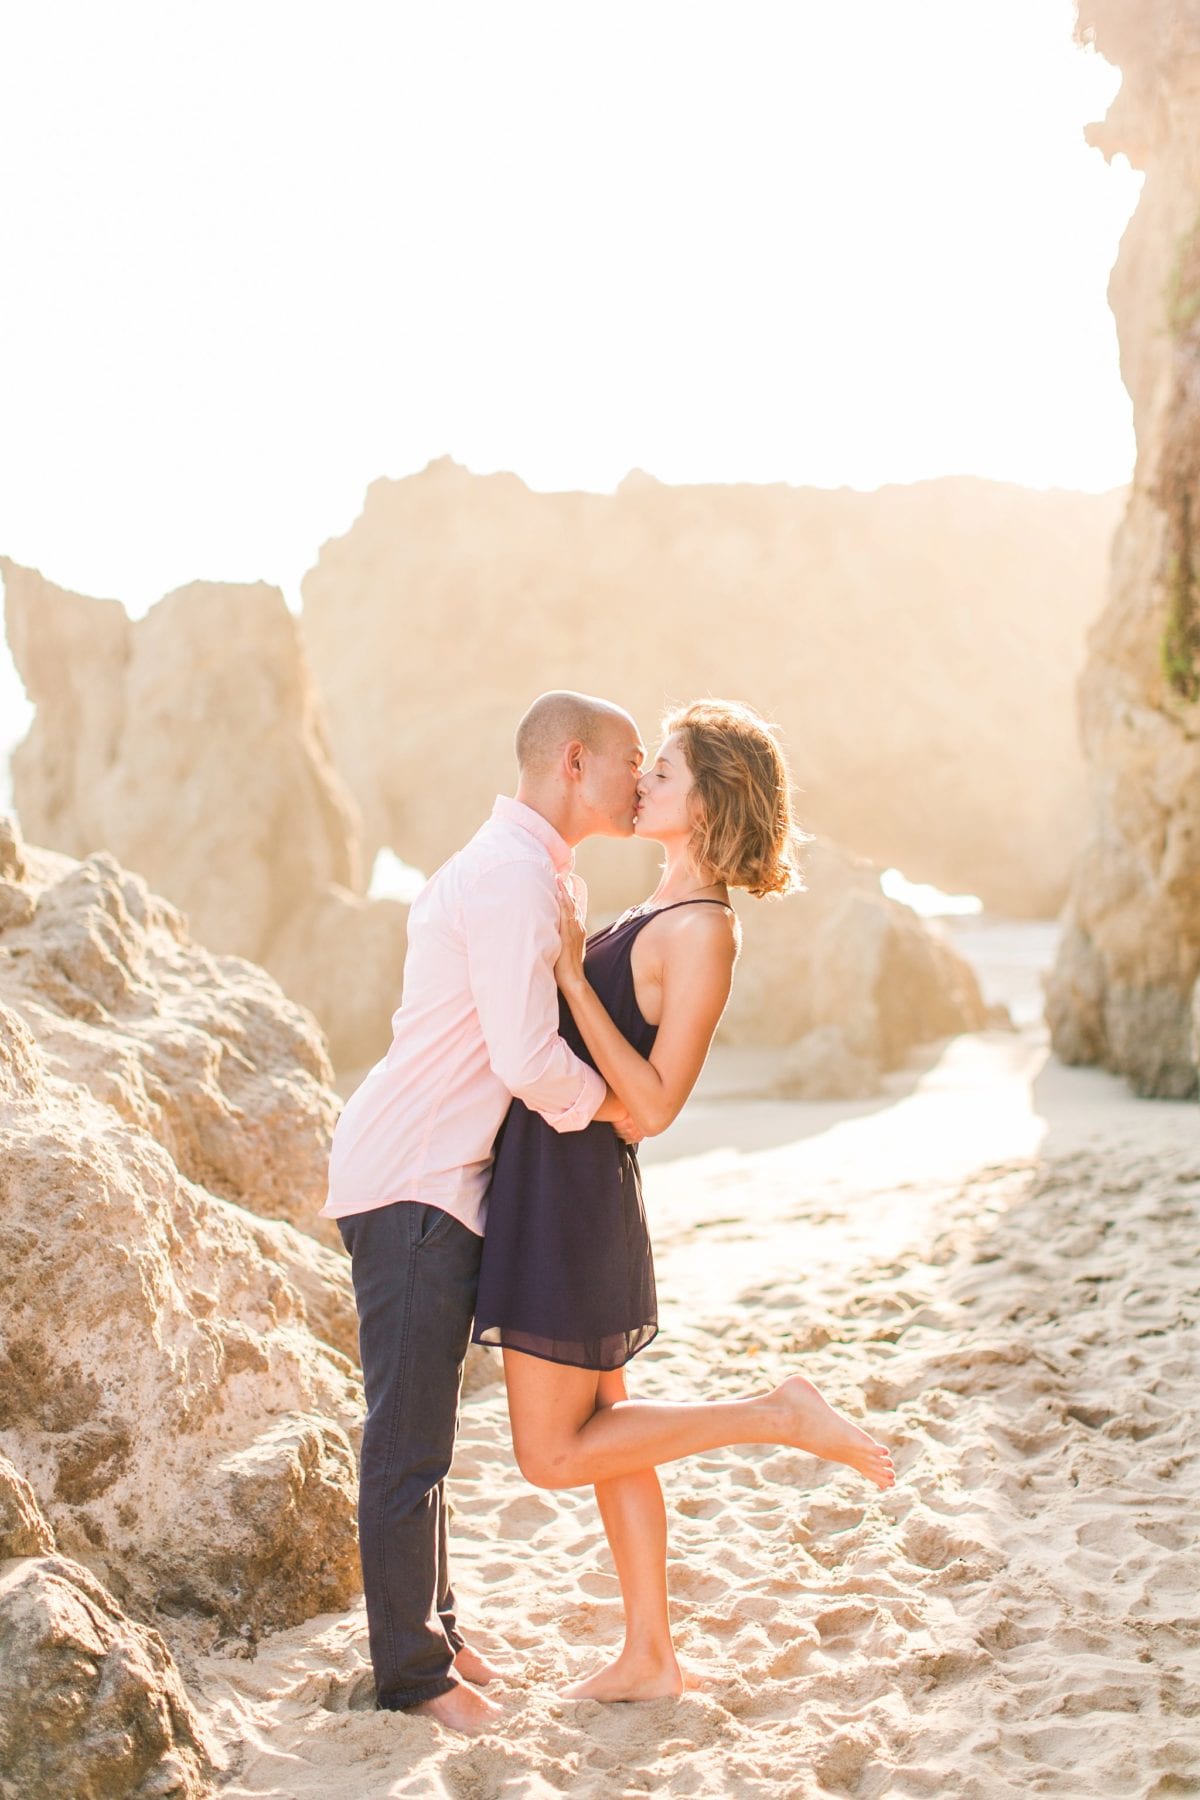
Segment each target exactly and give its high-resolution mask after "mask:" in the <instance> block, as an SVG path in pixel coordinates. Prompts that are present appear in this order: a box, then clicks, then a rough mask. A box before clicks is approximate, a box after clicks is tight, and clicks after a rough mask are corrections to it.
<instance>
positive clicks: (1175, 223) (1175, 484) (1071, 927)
mask: <svg viewBox="0 0 1200 1800" xmlns="http://www.w3.org/2000/svg"><path fill="white" fill-rule="evenodd" d="M1079 11H1080V20H1079V28H1080V31H1081V33H1082V34H1084V35H1085V36H1087V37H1089V38H1091V39H1093V40H1094V42H1095V43H1096V45H1097V47H1098V48H1099V49H1100V50H1101V51H1102V52H1103V54H1104V55H1105V56H1107V57H1108V58H1109V60H1110V61H1112V62H1115V63H1116V64H1118V65H1119V67H1120V69H1121V72H1122V77H1123V80H1122V86H1121V90H1120V93H1119V94H1118V96H1117V99H1116V101H1115V103H1114V105H1113V107H1112V110H1111V112H1110V114H1109V116H1108V119H1107V120H1106V121H1105V123H1104V124H1103V126H1100V127H1098V128H1093V133H1092V135H1093V138H1094V141H1095V142H1096V143H1098V144H1099V145H1100V147H1101V148H1102V149H1103V150H1104V152H1105V154H1106V155H1108V156H1112V155H1114V154H1116V153H1117V152H1119V151H1123V152H1124V153H1125V154H1126V155H1128V156H1129V158H1130V160H1131V161H1132V162H1133V163H1134V164H1135V165H1136V166H1137V167H1139V168H1142V169H1144V170H1145V171H1146V182H1145V186H1144V188H1143V191H1142V196H1141V199H1140V201H1139V203H1138V208H1137V211H1136V213H1135V214H1134V217H1133V219H1132V221H1131V223H1130V225H1129V228H1128V230H1127V232H1126V234H1125V238H1124V241H1123V243H1122V246H1121V252H1120V255H1119V257H1118V259H1117V264H1116V268H1115V270H1114V272H1113V278H1112V283H1111V287H1110V299H1111V302H1112V307H1113V311H1114V313H1115V314H1116V318H1117V329H1118V334H1119V337H1120V343H1121V366H1122V371H1123V374H1124V378H1125V384H1126V386H1127V387H1128V389H1129V391H1130V394H1131V396H1132V398H1133V407H1134V424H1135V428H1136V431H1137V443H1138V460H1137V471H1136V474H1135V478H1134V485H1133V492H1132V495H1131V497H1130V501H1129V507H1128V511H1127V512H1126V515H1125V518H1124V521H1123V522H1122V525H1121V527H1120V532H1119V535H1118V539H1117V544H1116V550H1115V554H1114V560H1113V578H1112V587H1111V593H1110V598H1109V602H1108V606H1107V608H1106V610H1105V612H1104V614H1103V616H1102V618H1101V619H1100V620H1099V622H1098V623H1097V625H1096V627H1095V629H1094V631H1093V632H1092V634H1091V638H1090V641H1089V654H1088V662H1087V667H1086V670H1085V673H1084V675H1083V678H1082V681H1081V684H1080V714H1081V719H1082V730H1083V741H1084V748H1085V752H1086V756H1087V761H1088V772H1089V788H1090V801H1089V817H1088V836H1087V842H1086V845H1085V848H1084V850H1083V853H1082V856H1081V858H1080V861H1079V867H1078V871H1077V874H1076V877H1075V880H1074V883H1073V886H1072V889H1071V895H1070V899H1069V902H1068V906H1067V912H1066V919H1065V931H1064V936H1063V942H1062V950H1061V954H1060V956H1059V959H1058V963H1057V966H1056V968H1055V971H1054V976H1053V980H1052V982H1051V984H1050V989H1049V994H1048V1005H1047V1012H1048V1017H1049V1019H1050V1023H1051V1029H1052V1033H1053V1041H1054V1047H1055V1049H1056V1050H1057V1052H1058V1054H1059V1055H1060V1056H1061V1057H1063V1058H1064V1060H1065V1061H1067V1062H1088V1063H1095V1062H1098V1063H1103V1064H1104V1065H1105V1066H1106V1067H1108V1068H1110V1069H1114V1070H1116V1071H1118V1072H1120V1073H1122V1074H1124V1075H1126V1076H1128V1078H1129V1080H1130V1081H1131V1083H1132V1084H1133V1086H1134V1087H1135V1088H1136V1089H1137V1091H1138V1092H1139V1093H1143V1094H1157V1095H1162V1096H1166V1097H1169V1096H1177V1097H1185V1096H1187V1095H1189V1094H1192V1093H1194V1092H1195V1091H1196V1086H1197V1062H1198V1059H1197V1055H1196V1050H1195V1048H1194V1046H1193V1044H1192V1042H1191V1037H1192V1032H1191V1022H1192V1017H1193V1008H1194V1006H1196V1005H1197V1004H1198V1003H1197V1002H1196V1000H1195V998H1194V990H1195V986H1196V982H1197V979H1198V977H1200V108H1198V106H1197V101H1198V99H1200V4H1198V3H1197V0H1136V3H1135V0H1083V4H1081V6H1080V9H1079Z"/></svg>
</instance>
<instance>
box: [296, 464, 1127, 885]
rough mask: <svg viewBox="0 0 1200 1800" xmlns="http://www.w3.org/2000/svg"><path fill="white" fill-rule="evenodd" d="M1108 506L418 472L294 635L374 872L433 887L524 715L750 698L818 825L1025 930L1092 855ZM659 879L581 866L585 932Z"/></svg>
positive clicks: (648, 861) (618, 855) (963, 489)
mask: <svg viewBox="0 0 1200 1800" xmlns="http://www.w3.org/2000/svg"><path fill="white" fill-rule="evenodd" d="M1119 511H1120V496H1118V495H1115V494H1110V495H1104V496H1098V497H1089V496H1085V495H1073V494H1062V493H1050V494H1038V493H1031V492H1027V491H1024V490H1021V489H1017V488H1012V487H1005V486H1002V485H999V484H995V483H989V482H983V481H975V480H966V479H964V480H953V481H938V482H925V483H919V484H917V485H915V486H912V487H892V488H884V489H882V490H880V491H879V492H877V493H871V494H859V493H854V492H851V491H850V490H846V489H843V490H840V491H837V492H820V491H817V490H812V489H789V488H786V487H782V486H779V487H759V488H754V487H690V488H689V487H685V488H669V487H665V486H663V485H661V484H660V483H658V482H656V481H653V480H651V479H650V478H649V477H646V476H634V477H630V478H629V479H628V480H627V481H625V482H624V483H623V484H622V486H621V488H620V489H619V491H618V492H617V493H616V494H615V495H612V496H604V495H595V494H535V493H532V492H530V490H529V489H528V488H526V487H525V486H524V485H523V484H522V483H521V482H520V481H519V480H517V479H516V478H515V477H514V476H511V475H494V476H488V477H486V478H484V477H477V476H472V475H470V474H468V473H467V472H466V471H465V470H462V469H459V468H456V467H455V466H454V465H453V464H452V463H449V462H445V461H443V462H439V463H435V464H432V465H431V466H430V467H429V468H428V469H426V470H425V472H424V473H423V474H421V475H418V476H413V477H411V478H409V479H407V480H403V481H377V482H375V483H374V484H373V485H372V486H371V488H370V489H369V491H368V494H367V498H366V504H365V507H364V510H363V512H362V515H361V517H360V518H359V519H358V520H357V521H356V522H355V523H354V525H353V526H352V527H351V529H350V530H349V531H348V532H347V533H346V535H345V536H344V537H341V538H338V539H335V540H333V541H331V542H329V543H327V544H326V545H325V546H324V548H323V549H322V551H321V555H320V559H319V561H318V563H317V566H316V567H315V569H313V570H312V571H311V572H310V573H309V575H308V576H307V577H306V578H305V581H304V583H303V593H304V621H303V622H304V632H305V637H306V640H307V642H308V644H309V646H310V651H311V655H312V660H313V666H314V670H315V672H316V675H317V678H318V681H319V682H320V684H321V686H322V689H323V691H324V693H325V695H326V698H327V700H328V702H329V707H330V716H331V729H332V735H333V742H334V747H335V753H336V759H337V764H338V767H339V769H340V770H341V771H342V773H343V775H344V776H345V778H346V780H347V782H348V784H349V786H350V787H351V789H352V791H353V792H354V794H355V797H356V799H357V800H358V801H359V803H360V804H361V806H362V808H363V813H364V818H365V824H366V841H367V845H368V847H369V849H370V850H371V851H372V852H373V851H374V850H375V849H376V848H377V847H378V846H379V845H381V844H389V845H391V846H392V847H393V848H394V849H395V850H396V851H397V852H398V853H399V854H400V855H401V856H403V857H404V858H405V859H406V860H407V861H409V862H412V863H415V864H417V866H418V867H420V868H423V869H426V870H431V869H433V868H435V867H436V866H437V864H438V863H440V862H441V861H442V859H443V858H444V857H445V856H447V855H448V854H449V853H450V852H451V851H452V850H453V849H455V848H456V847H457V845H458V844H459V843H460V842H461V841H462V840H463V839H464V838H465V837H466V836H468V835H469V833H470V832H471V831H472V830H473V829H474V828H475V826H476V825H477V823H478V822H479V820H480V819H481V818H482V817H483V816H485V814H486V812H487V809H488V807H489V806H490V804H491V799H492V796H493V794H495V793H496V792H497V791H499V790H505V791H508V790H509V789H510V787H511V782H512V779H513V766H512V736H513V728H514V725H515V723H516V720H517V718H518V716H519V714H520V713H521V711H522V710H523V708H524V707H525V705H526V704H527V703H528V702H529V700H530V699H532V697H533V696H534V695H535V694H536V693H537V692H539V690H541V689H543V688H548V687H558V686H569V687H580V688H585V689H590V690H593V691H598V692H602V693H605V694H608V695H611V696H612V697H613V698H615V699H617V700H620V701H622V702H623V703H624V704H626V705H627V706H628V707H629V708H630V709H631V711H632V712H633V713H634V714H635V716H636V717H637V719H638V721H639V723H640V725H641V727H642V730H643V732H644V733H645V734H646V736H647V738H648V739H649V740H653V738H654V735H655V733H656V731H657V728H658V723H659V718H660V715H661V713H662V710H663V707H664V705H665V704H666V703H667V702H668V701H670V700H676V701H678V700H682V699H687V698H690V697H692V696H694V695H696V694H703V693H723V694H724V693H728V694H732V695H735V696H738V697H742V698H745V699H747V700H749V701H751V702H752V703H753V704H755V705H756V706H758V707H759V708H760V709H761V710H763V711H765V712H767V713H769V714H771V715H772V716H773V717H774V718H776V719H777V720H778V722H779V723H780V724H781V726H782V727H783V730H784V735H785V739H786V742H787V746H788V749H789V753H790V756H791V760H792V763H793V766H794V768H795V771H796V774H797V777H798V779H799V782H800V785H801V788H802V790H803V792H802V799H801V804H802V810H803V813H804V817H805V820H806V823H808V824H809V825H811V826H812V827H813V828H815V829H817V830H819V831H821V832H822V833H824V834H825V835H827V836H829V837H831V838H834V839H836V840H837V841H839V842H841V843H843V844H846V845H848V846H850V847H851V848H852V849H853V850H854V851H856V852H858V853H859V854H861V855H865V856H869V857H870V858H871V859H872V861H874V862H876V863H877V864H879V865H880V866H881V867H884V866H887V865H888V864H896V865H897V866H899V867H900V868H902V869H904V870H905V872H906V873H907V874H909V875H911V876H913V877H914V878H920V879H926V880H932V881H934V882H936V883H938V884H939V885H940V886H942V887H944V888H948V889H951V890H957V891H962V890H969V891H974V892H977V893H979V894H981V895H983V896H984V898H985V899H986V900H987V901H988V903H989V904H990V905H992V906H995V907H998V908H1000V909H1002V910H1006V911H1010V912H1015V913H1032V914H1042V915H1050V914H1052V913H1053V912H1055V911H1056V910H1057V909H1058V907H1059V905H1060V904H1061V901H1062V898H1063V895H1064V893H1065V891H1066V884H1067V880H1068V875H1069V871H1070V867H1071V862H1072V859H1073V857H1074V855H1075V853H1076V851H1077V849H1078V846H1079V843H1080V841H1081V827H1080V812H1081V801H1082V762H1081V757H1080V753H1079V749H1078V745H1077V741H1076V731H1075V722H1074V716H1073V686H1074V682H1075V679H1076V676H1077V674H1078V671H1079V669H1080V667H1081V664H1082V658H1083V642H1084V634H1085V630H1086V627H1087V625H1088V624H1089V623H1090V622H1091V620H1092V619H1093V617H1094V616H1095V614H1096V613H1097V611H1098V610H1099V607H1100V605H1101V603H1102V598H1103V591H1104V578H1105V568H1106V562H1107V555H1108V544H1109V538H1110V536H1111V531H1112V528H1113V526H1114V525H1115V523H1116V520H1117V517H1118V515H1119ZM655 860H656V852H654V851H652V850H651V851H645V850H643V851H642V852H641V853H640V854H639V852H638V850H637V849H634V850H633V851H631V850H630V849H629V847H628V846H624V845H621V846H612V847H608V848H607V853H606V850H605V849H604V848H602V847H598V846H593V845H588V846H585V847H584V851H583V853H582V854H581V858H580V866H581V869H582V870H583V872H584V873H585V874H586V875H587V877H588V880H589V883H590V884H591V887H592V897H593V901H594V903H595V904H596V906H597V908H598V909H601V910H606V909H609V908H612V909H614V910H619V909H620V908H621V907H622V906H624V905H626V904H627V903H628V902H629V901H630V900H631V899H634V898H636V897H638V896H639V895H640V894H642V893H644V892H645V891H646V888H647V884H648V881H649V878H650V874H651V871H652V869H653V867H654V865H655Z"/></svg>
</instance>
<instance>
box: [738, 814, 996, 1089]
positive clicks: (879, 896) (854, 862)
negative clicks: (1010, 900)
mask: <svg viewBox="0 0 1200 1800" xmlns="http://www.w3.org/2000/svg"><path fill="white" fill-rule="evenodd" d="M805 879H806V882H807V884H808V885H807V891H806V892H804V893H803V894H800V895H797V896H791V897H789V898H787V899H784V900H781V901H780V900H757V901H756V900H746V899H745V898H744V897H743V896H740V895H739V896H738V898H737V906H738V911H739V915H740V917H741V920H742V932H743V948H742V955H741V957H740V959H739V962H738V969H737V975H736V979H735V981H734V987H733V995H732V998H731V1000H730V1003H729V1007H728V1009H727V1011H726V1013H725V1016H724V1018H723V1019H722V1021H721V1026H720V1038H721V1040H722V1041H723V1042H725V1043H731V1044H778V1045H780V1046H791V1047H792V1048H791V1050H790V1052H789V1054H788V1056H787V1057H786V1058H785V1059H784V1062H783V1064H782V1068H781V1083H782V1085H783V1086H784V1087H786V1088H787V1089H788V1090H789V1091H794V1092H796V1093H799V1094H803V1095H805V1096H806V1097H811V1098H814V1099H815V1098H833V1097H840V1096H845V1095H850V1094H860V1093H870V1092H872V1091H873V1089H874V1087H875V1086H876V1084H877V1079H878V1075H879V1073H880V1072H881V1071H883V1070H887V1069H893V1068H896V1067H898V1066H899V1065H900V1064H901V1063H902V1062H903V1061H904V1059H905V1057H906V1056H907V1054H908V1052H909V1051H910V1050H911V1049H912V1048H913V1047H914V1046H915V1045H917V1044H920V1043H924V1042H926V1041H927V1040H929V1039H933V1038H940V1037H949V1036H952V1035H953V1034H954V1033H956V1032H960V1031H977V1030H979V1029H980V1028H981V1027H982V1026H983V1025H985V1024H986V1023H987V1022H988V1012H987V1008H986V1007H985V1005H984V1002H983V998H982V996H981V994H980V991H979V984H978V982H977V981H976V979H975V975H974V973H973V971H972V970H971V968H970V966H969V965H968V964H967V963H966V962H964V960H963V958H962V957H961V956H960V955H959V954H958V952H957V951H955V950H954V949H952V947H951V946H950V945H949V944H948V943H947V942H946V941H945V939H944V938H942V937H941V936H939V935H938V932H937V930H936V929H935V928H934V927H932V926H930V925H929V924H927V923H926V922H925V921H924V920H922V919H920V918H918V916H917V915H916V913H914V912H913V911H912V909H911V908H910V907H907V906H902V905H901V904H900V903H899V902H898V901H895V900H891V899H888V898H887V896H886V895H885V894H884V893H883V891H882V889H881V888H880V885H879V872H878V870H876V869H874V868H872V867H871V865H870V864H869V863H868V862H866V861H865V860H864V859H863V858H861V857H852V856H849V855H848V854H847V853H846V852H845V851H843V850H840V849H839V848H838V847H837V846H836V845H833V844H830V843H827V842H824V841H821V840H818V841H816V842H815V843H813V844H811V845H809V846H808V849H807V851H806V853H805Z"/></svg>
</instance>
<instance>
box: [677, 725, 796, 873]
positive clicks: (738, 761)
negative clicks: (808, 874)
mask: <svg viewBox="0 0 1200 1800" xmlns="http://www.w3.org/2000/svg"><path fill="white" fill-rule="evenodd" d="M663 731H664V732H665V733H666V734H667V735H668V736H674V735H675V734H676V733H678V736H679V740H680V745H681V747H682V750H683V754H684V758H685V760H686V762H687V765H688V768H689V769H690V770H691V772H692V778H693V780H694V782H695V789H694V792H695V795H696V799H697V801H698V802H699V804H698V806H697V809H696V811H697V819H696V827H695V831H694V834H693V837H692V842H691V853H692V859H693V861H694V862H695V863H696V865H697V867H698V868H709V869H712V870H713V872H714V875H715V877H716V878H717V879H719V880H721V881H724V882H726V883H727V884H728V885H729V886H730V887H737V888H745V889H746V890H747V892H748V893H751V894H753V895H755V897H756V898H758V899H762V898H763V897H764V896H765V895H767V894H787V893H791V892H792V891H794V890H797V889H800V888H803V886H804V882H803V879H802V877H801V874H800V867H799V862H798V857H797V853H798V851H799V848H800V845H801V844H802V843H806V842H807V841H808V833H807V832H804V831H801V830H800V828H799V826H798V825H797V823H796V820H795V818H794V817H793V814H792V798H791V786H790V782H789V778H788V770H787V764H786V763H785V762H784V760H783V752H782V750H781V749H780V747H779V743H778V740H777V738H776V735H775V729H774V727H773V726H771V725H769V724H768V723H767V721H766V720H765V719H762V718H760V717H759V715H758V714H757V713H756V712H754V711H752V710H751V708H750V707H748V706H743V705H742V703H741V702H740V701H738V700H693V701H692V703H691V704H690V705H689V706H684V707H681V708H680V709H679V710H678V711H677V712H672V713H669V714H668V715H667V717H666V718H665V719H664V720H663Z"/></svg>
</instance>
